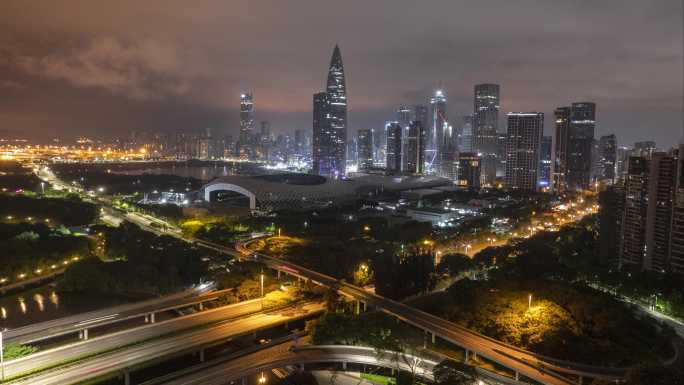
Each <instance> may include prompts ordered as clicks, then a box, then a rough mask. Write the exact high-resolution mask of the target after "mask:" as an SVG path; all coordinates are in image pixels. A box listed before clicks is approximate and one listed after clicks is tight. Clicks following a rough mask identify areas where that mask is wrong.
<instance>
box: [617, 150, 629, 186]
mask: <svg viewBox="0 0 684 385" xmlns="http://www.w3.org/2000/svg"><path fill="white" fill-rule="evenodd" d="M632 151H633V150H632V149H631V148H629V147H625V146H620V147H618V148H617V155H616V157H615V181H616V182H620V181H624V180H625V178H626V177H627V166H628V165H629V157H630V156H631V155H632Z"/></svg>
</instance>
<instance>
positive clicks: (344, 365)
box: [342, 361, 347, 370]
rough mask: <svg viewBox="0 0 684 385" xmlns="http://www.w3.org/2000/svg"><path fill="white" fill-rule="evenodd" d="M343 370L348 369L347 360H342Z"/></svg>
mask: <svg viewBox="0 0 684 385" xmlns="http://www.w3.org/2000/svg"><path fill="white" fill-rule="evenodd" d="M342 370H347V361H342Z"/></svg>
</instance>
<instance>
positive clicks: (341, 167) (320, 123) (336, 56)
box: [313, 45, 347, 177]
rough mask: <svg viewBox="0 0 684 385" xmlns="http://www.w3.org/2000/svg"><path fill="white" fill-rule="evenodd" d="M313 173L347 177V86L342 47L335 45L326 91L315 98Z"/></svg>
mask: <svg viewBox="0 0 684 385" xmlns="http://www.w3.org/2000/svg"><path fill="white" fill-rule="evenodd" d="M313 102H314V103H313V104H314V116H313V136H314V140H313V142H314V143H313V172H314V173H315V174H319V175H323V176H330V177H336V176H339V175H344V172H345V168H346V163H347V156H346V149H347V87H346V83H345V78H344V66H343V64H342V54H341V53H340V48H339V47H338V46H337V45H335V49H334V50H333V54H332V58H331V59H330V66H329V68H328V80H327V85H326V91H325V92H320V93H317V94H315V95H314V101H313Z"/></svg>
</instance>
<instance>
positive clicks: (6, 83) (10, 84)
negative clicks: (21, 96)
mask: <svg viewBox="0 0 684 385" xmlns="http://www.w3.org/2000/svg"><path fill="white" fill-rule="evenodd" d="M0 88H5V89H12V90H20V89H24V88H26V86H25V85H23V84H21V83H19V82H17V81H14V80H0Z"/></svg>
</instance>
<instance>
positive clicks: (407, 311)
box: [212, 244, 626, 385]
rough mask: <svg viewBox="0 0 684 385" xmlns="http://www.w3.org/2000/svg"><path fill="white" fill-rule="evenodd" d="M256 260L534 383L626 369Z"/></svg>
mask: <svg viewBox="0 0 684 385" xmlns="http://www.w3.org/2000/svg"><path fill="white" fill-rule="evenodd" d="M212 246H214V247H216V248H217V249H220V245H215V244H214V245H212ZM245 246H246V245H245V244H238V245H237V246H236V249H237V250H238V251H239V252H241V253H243V255H251V256H254V254H255V253H253V252H251V251H250V250H249V249H247V248H246V247H245ZM226 252H228V250H227V251H226ZM257 257H258V259H259V260H261V261H262V262H263V263H265V264H266V265H268V266H270V267H271V268H274V269H278V270H280V271H283V272H286V273H288V274H292V275H296V276H299V277H303V278H305V279H310V280H312V281H314V282H317V283H319V284H322V285H325V286H328V287H331V288H334V289H335V290H337V291H338V292H340V293H341V294H343V295H346V296H348V297H351V298H354V299H356V300H358V301H362V302H364V303H365V304H367V305H370V306H372V307H374V308H376V309H378V310H382V311H384V312H386V313H388V314H391V315H393V316H395V317H397V318H399V319H401V320H403V321H404V322H407V323H409V324H411V325H414V326H416V327H418V328H420V329H423V330H425V331H426V332H429V333H431V334H433V335H435V336H438V337H441V338H443V339H445V340H447V341H449V342H451V343H454V344H456V345H458V346H461V347H463V348H464V349H466V350H468V351H469V352H470V353H475V354H478V355H480V356H482V357H485V358H487V359H489V360H491V361H494V362H496V363H498V364H500V365H503V366H504V367H507V368H509V369H511V370H513V371H515V372H516V375H524V376H526V377H529V378H531V379H533V380H535V381H539V382H541V383H544V384H553V385H568V384H573V383H574V380H573V379H569V378H567V377H566V376H567V375H570V376H577V377H583V378H597V379H602V380H607V381H620V380H622V379H624V375H625V371H626V370H625V369H622V368H603V367H597V366H592V365H584V364H578V363H573V362H566V361H561V360H556V359H553V358H550V357H545V356H542V355H539V354H536V353H532V352H529V351H525V350H522V349H519V348H516V347H514V346H511V345H508V344H505V343H503V342H501V341H497V340H495V339H493V338H489V337H487V336H484V335H482V334H479V333H477V332H475V331H473V330H470V329H467V328H465V327H462V326H460V325H457V324H455V323H453V322H449V321H446V320H444V319H442V318H439V317H436V316H434V315H431V314H428V313H426V312H423V311H420V310H418V309H415V308H413V307H410V306H407V305H405V304H402V303H400V302H397V301H393V300H390V299H387V298H384V297H381V296H378V295H376V294H375V293H372V292H369V291H366V290H364V289H362V288H359V287H357V286H354V285H351V284H349V283H346V282H344V281H342V280H338V279H336V278H333V277H330V276H328V275H325V274H321V273H318V272H315V271H313V270H309V269H306V268H304V267H301V266H299V265H295V264H293V263H289V262H287V261H283V260H280V259H276V258H273V257H270V256H267V255H263V254H257Z"/></svg>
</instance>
